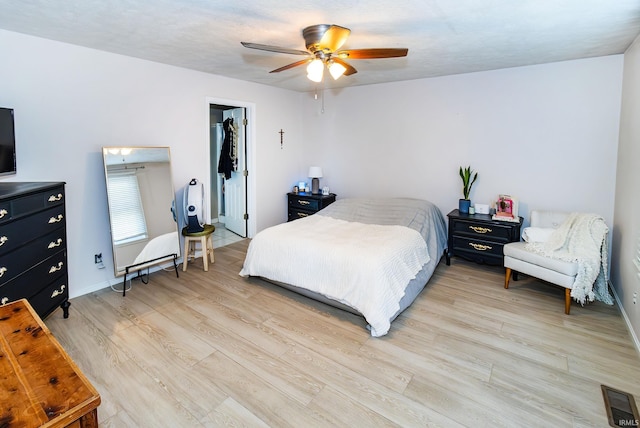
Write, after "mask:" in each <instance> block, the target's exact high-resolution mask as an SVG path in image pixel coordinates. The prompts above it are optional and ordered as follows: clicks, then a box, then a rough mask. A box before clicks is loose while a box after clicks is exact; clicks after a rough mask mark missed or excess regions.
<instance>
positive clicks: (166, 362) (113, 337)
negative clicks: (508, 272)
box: [46, 241, 640, 428]
mask: <svg viewBox="0 0 640 428" xmlns="http://www.w3.org/2000/svg"><path fill="white" fill-rule="evenodd" d="M246 247H247V241H243V242H239V243H236V244H233V245H230V246H227V247H223V248H218V249H216V253H215V256H216V261H215V264H214V265H213V266H212V267H211V268H210V270H209V272H206V273H205V272H203V270H202V268H201V266H202V261H201V260H200V261H199V262H196V263H194V264H189V269H188V271H187V272H184V273H183V272H182V271H180V278H179V279H176V276H175V273H174V272H159V273H154V274H152V275H151V280H150V283H149V284H147V285H144V284H141V283H134V285H133V289H132V290H131V291H130V292H128V293H127V296H126V297H125V298H123V297H122V295H121V294H119V293H115V292H113V291H111V290H103V291H99V292H96V293H93V294H90V295H86V296H82V297H79V298H76V299H73V300H72V302H71V303H72V305H71V311H70V314H71V315H70V318H69V319H66V320H64V319H63V318H62V312H61V311H60V310H58V311H56V312H55V313H54V314H53V315H51V316H50V317H49V318H47V320H46V324H47V325H48V327H49V328H50V329H51V331H52V332H53V334H54V335H55V336H56V338H57V339H58V340H59V341H60V342H61V343H62V345H63V346H64V348H65V349H66V350H67V351H68V353H69V354H70V355H71V357H72V358H73V359H74V360H75V362H76V363H77V364H78V366H79V367H80V368H81V369H82V370H83V372H84V373H85V375H87V377H88V378H89V379H90V380H91V381H92V383H93V384H94V386H95V387H96V388H97V389H98V391H99V392H100V394H101V396H102V404H101V405H100V407H99V408H98V415H99V420H100V424H101V426H103V427H154V428H156V427H198V426H251V427H260V426H277V427H280V426H291V427H314V426H345V427H373V426H403V427H424V426H443V427H456V426H466V427H501V426H504V427H515V426H526V427H545V428H546V427H572V426H573V427H606V426H608V423H607V417H606V412H605V408H604V404H603V399H602V393H601V389H600V385H601V384H605V385H609V386H611V387H614V388H617V389H621V390H624V391H628V392H631V393H633V394H634V395H635V397H636V401H638V397H640V358H639V356H638V354H637V353H636V350H635V349H634V347H633V344H632V341H631V338H630V337H629V334H628V332H627V330H626V327H625V324H624V322H623V320H622V317H621V315H620V313H619V312H618V309H617V307H611V306H606V305H604V304H602V303H594V304H590V305H588V306H586V307H580V306H579V305H577V304H574V305H573V306H572V314H571V315H570V316H566V315H564V313H563V290H560V289H557V288H555V287H553V286H550V285H545V284H542V283H540V282H538V281H536V280H533V279H530V278H521V280H520V281H518V282H515V283H512V285H511V286H510V289H509V290H505V289H504V288H503V277H502V275H503V271H502V269H501V268H497V267H483V266H479V265H476V264H473V263H469V262H465V261H463V260H461V259H457V258H455V259H453V260H452V262H451V266H446V265H445V264H444V262H441V263H440V265H439V266H438V268H437V269H436V272H435V275H434V277H433V278H432V279H431V281H430V282H429V284H428V285H427V288H426V289H425V290H424V291H423V292H422V294H421V295H420V296H419V297H418V299H417V301H416V302H415V303H414V304H413V305H412V306H411V307H410V308H409V309H408V310H407V311H405V312H404V313H403V314H402V315H401V316H400V317H399V318H398V319H397V320H396V321H395V322H394V323H393V324H392V327H391V331H390V333H389V334H388V335H387V336H385V337H382V338H372V337H370V335H369V333H368V331H367V330H366V328H365V325H366V323H365V322H364V320H363V319H361V318H359V317H357V316H355V315H352V314H349V313H346V312H342V311H339V310H337V309H333V308H331V307H329V306H326V305H323V304H320V303H317V302H314V301H312V300H309V299H307V298H304V297H301V296H298V295H296V294H294V293H291V292H288V291H286V290H283V289H281V288H278V287H276V286H273V285H271V284H269V283H267V282H264V281H262V280H258V279H243V278H240V277H239V276H238V272H239V270H240V268H241V265H242V261H243V260H244V254H245V252H246Z"/></svg>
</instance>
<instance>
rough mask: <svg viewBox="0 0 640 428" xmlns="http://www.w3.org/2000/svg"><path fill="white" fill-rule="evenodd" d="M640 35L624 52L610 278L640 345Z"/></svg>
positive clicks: (637, 344) (638, 346)
mask: <svg viewBox="0 0 640 428" xmlns="http://www.w3.org/2000/svg"><path fill="white" fill-rule="evenodd" d="M639 170H640V37H638V38H637V39H636V40H635V42H634V43H633V44H632V45H631V47H630V48H629V49H628V50H627V52H626V53H625V55H624V80H623V90H622V116H621V120H620V145H619V149H618V168H617V179H616V199H615V217H614V224H613V235H614V240H613V248H612V250H611V253H612V258H611V282H612V283H613V286H614V289H615V291H616V295H617V297H618V299H619V301H620V302H621V304H622V311H623V313H624V316H625V317H626V319H627V322H628V323H629V325H630V326H631V329H632V331H633V335H634V340H635V343H636V348H638V349H640V341H639V339H638V338H639V337H640V303H636V304H634V303H633V293H634V292H635V293H637V294H638V296H639V297H638V299H640V276H639V271H640V266H638V267H636V265H635V264H634V263H633V260H634V259H637V258H638V257H640V254H639V253H638V249H639V248H640V197H639V196H640V193H639V192H638V185H639V184H640V179H638V171H639Z"/></svg>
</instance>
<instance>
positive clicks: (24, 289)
mask: <svg viewBox="0 0 640 428" xmlns="http://www.w3.org/2000/svg"><path fill="white" fill-rule="evenodd" d="M66 274H67V254H66V251H65V250H62V251H59V252H58V253H57V254H54V255H53V256H51V257H49V258H48V259H46V260H43V261H42V262H40V263H38V264H37V265H35V266H33V267H32V268H30V269H29V270H26V271H24V272H23V273H22V274H19V275H18V276H16V277H14V278H12V279H11V280H9V281H6V282H2V285H0V296H1V295H2V294H3V292H2V290H3V289H5V290H7V289H9V288H14V289H16V290H18V291H19V292H20V293H22V294H23V295H24V296H29V295H31V294H35V293H36V292H37V291H38V290H39V288H41V287H42V284H48V283H50V282H51V281H53V280H55V279H57V278H58V277H60V276H62V275H66ZM32 284H33V285H34V286H37V289H35V290H30V289H29V287H30V286H31V285H32ZM38 284H39V286H38Z"/></svg>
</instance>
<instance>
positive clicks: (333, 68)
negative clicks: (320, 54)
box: [327, 61, 347, 80]
mask: <svg viewBox="0 0 640 428" xmlns="http://www.w3.org/2000/svg"><path fill="white" fill-rule="evenodd" d="M327 67H328V68H329V73H331V77H333V80H338V79H339V78H340V76H342V75H343V74H344V72H345V71H347V67H345V66H344V65H342V64H339V63H337V62H333V61H331V62H329V65H327Z"/></svg>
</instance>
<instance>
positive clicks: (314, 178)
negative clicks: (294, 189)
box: [309, 166, 322, 195]
mask: <svg viewBox="0 0 640 428" xmlns="http://www.w3.org/2000/svg"><path fill="white" fill-rule="evenodd" d="M321 177H322V168H320V167H319V166H311V167H309V178H310V179H311V193H313V194H314V195H317V194H318V193H320V180H318V179H319V178H321Z"/></svg>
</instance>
